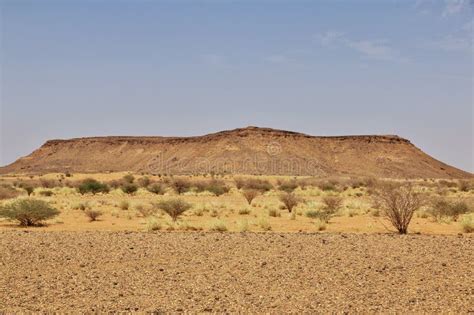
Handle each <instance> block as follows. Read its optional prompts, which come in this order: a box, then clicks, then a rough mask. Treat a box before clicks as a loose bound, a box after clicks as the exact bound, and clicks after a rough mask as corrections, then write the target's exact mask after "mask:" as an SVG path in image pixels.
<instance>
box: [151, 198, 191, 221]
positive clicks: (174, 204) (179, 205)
mask: <svg viewBox="0 0 474 315" xmlns="http://www.w3.org/2000/svg"><path fill="white" fill-rule="evenodd" d="M157 206H158V208H160V209H161V210H163V211H164V212H166V213H167V214H168V215H169V216H170V217H171V218H172V219H173V221H176V220H177V219H178V217H179V216H180V215H181V214H183V213H184V212H185V211H187V210H189V209H190V208H191V204H189V203H187V202H186V201H184V200H181V199H172V200H166V201H161V202H159V203H158V204H157Z"/></svg>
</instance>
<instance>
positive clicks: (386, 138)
mask: <svg viewBox="0 0 474 315" xmlns="http://www.w3.org/2000/svg"><path fill="white" fill-rule="evenodd" d="M252 136H253V137H259V136H260V137H272V138H279V137H283V138H315V139H327V140H337V141H361V142H383V143H407V144H410V141H409V140H407V139H404V138H401V137H399V136H397V135H348V136H311V135H307V134H304V133H299V132H293V131H286V130H279V129H272V128H260V127H254V126H249V127H246V128H237V129H233V130H226V131H220V132H216V133H211V134H207V135H202V136H190V137H185V136H183V137H162V136H103V137H83V138H72V139H54V140H48V141H46V143H45V144H44V145H43V147H50V146H56V145H59V144H64V143H71V142H102V143H107V144H113V143H123V142H127V143H130V144H133V143H135V144H146V143H163V142H167V143H185V142H203V141H212V140H218V139H222V138H226V137H252Z"/></svg>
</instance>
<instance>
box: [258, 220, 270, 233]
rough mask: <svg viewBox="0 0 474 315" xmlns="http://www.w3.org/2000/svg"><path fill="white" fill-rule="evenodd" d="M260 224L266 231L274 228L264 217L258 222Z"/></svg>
mask: <svg viewBox="0 0 474 315" xmlns="http://www.w3.org/2000/svg"><path fill="white" fill-rule="evenodd" d="M258 226H260V228H261V229H262V230H264V231H271V230H272V226H271V225H270V223H269V222H268V221H267V220H265V219H264V218H262V219H260V221H259V222H258Z"/></svg>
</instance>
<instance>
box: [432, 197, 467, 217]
mask: <svg viewBox="0 0 474 315" xmlns="http://www.w3.org/2000/svg"><path fill="white" fill-rule="evenodd" d="M471 211H472V209H470V208H469V206H468V205H467V203H466V202H465V201H462V200H457V201H454V202H452V201H448V200H446V199H442V198H441V199H437V200H435V201H434V202H433V203H432V204H431V206H430V208H429V210H428V213H429V214H430V215H431V216H432V217H433V218H435V219H436V220H438V221H439V220H441V219H442V218H443V217H451V218H452V219H453V220H454V221H457V220H458V218H459V216H460V215H463V214H466V213H469V212H471Z"/></svg>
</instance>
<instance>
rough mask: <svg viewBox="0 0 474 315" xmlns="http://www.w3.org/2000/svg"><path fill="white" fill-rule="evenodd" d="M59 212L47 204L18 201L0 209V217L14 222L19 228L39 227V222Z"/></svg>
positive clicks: (35, 201) (41, 201) (37, 201)
mask: <svg viewBox="0 0 474 315" xmlns="http://www.w3.org/2000/svg"><path fill="white" fill-rule="evenodd" d="M59 213H60V212H59V211H58V210H57V209H55V208H53V207H51V206H50V205H49V203H47V202H45V201H43V200H36V199H30V198H28V199H20V200H16V201H14V202H12V203H10V204H7V205H4V206H2V207H0V217H3V218H7V219H9V220H16V221H18V222H19V223H20V225H21V226H36V225H41V222H42V221H44V220H48V219H51V218H54V217H55V216H57V215H58V214H59Z"/></svg>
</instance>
